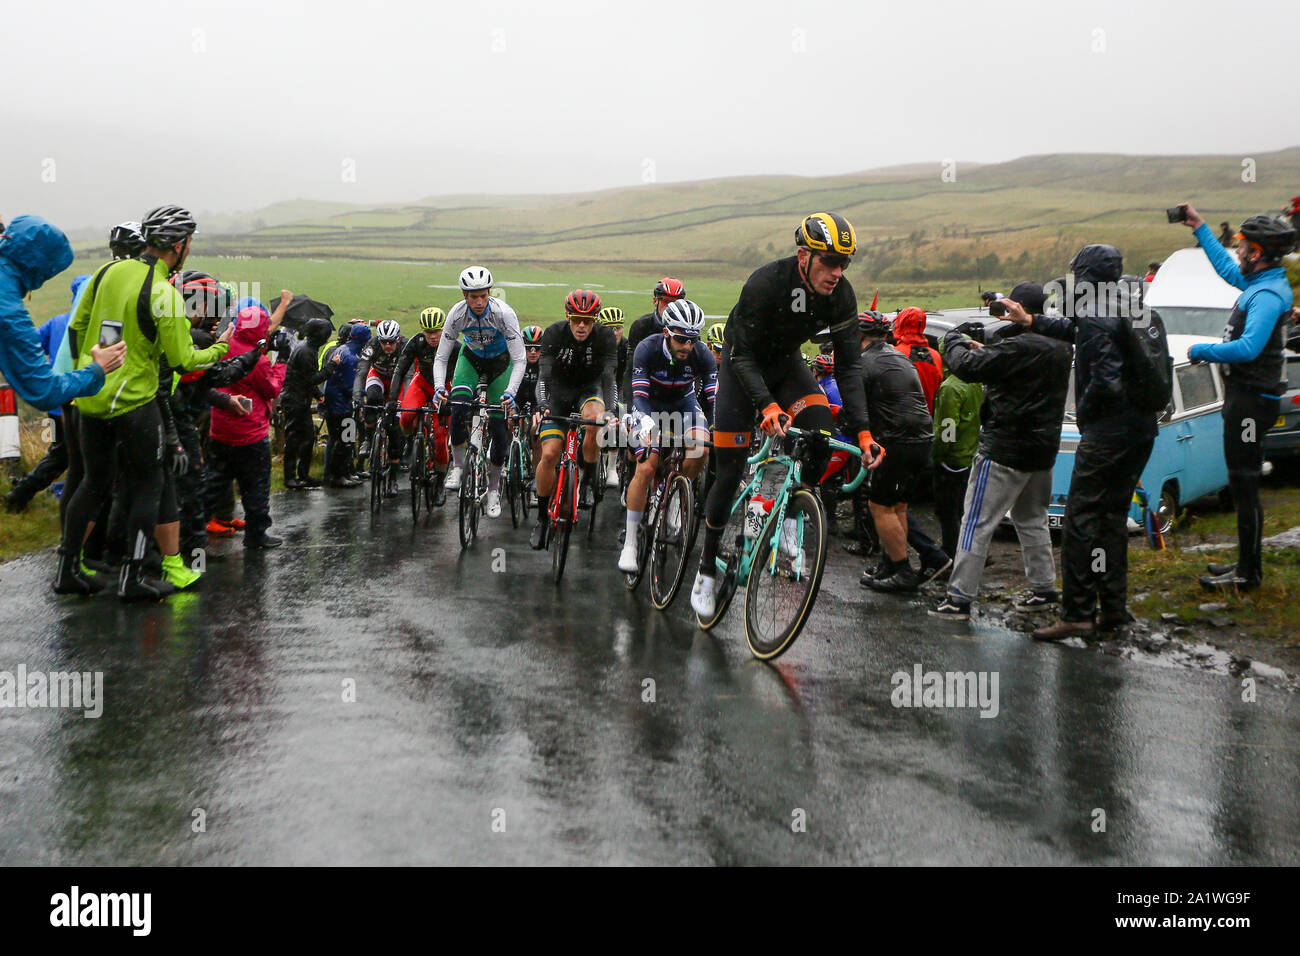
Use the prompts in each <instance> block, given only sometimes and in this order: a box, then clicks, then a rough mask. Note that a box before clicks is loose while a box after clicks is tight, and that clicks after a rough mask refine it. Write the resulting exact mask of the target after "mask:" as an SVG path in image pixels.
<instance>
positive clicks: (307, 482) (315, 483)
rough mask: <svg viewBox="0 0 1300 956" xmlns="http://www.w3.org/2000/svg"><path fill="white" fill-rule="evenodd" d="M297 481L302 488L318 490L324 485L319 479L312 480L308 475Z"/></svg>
mask: <svg viewBox="0 0 1300 956" xmlns="http://www.w3.org/2000/svg"><path fill="white" fill-rule="evenodd" d="M298 480H299V481H300V482H302V486H303V487H304V488H320V487H323V486H324V484H325V483H324V482H323V481H321V480H320V479H319V478H313V477H312V476H311V475H308V476H307V477H306V478H299V479H298Z"/></svg>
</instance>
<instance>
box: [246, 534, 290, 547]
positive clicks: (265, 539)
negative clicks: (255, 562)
mask: <svg viewBox="0 0 1300 956" xmlns="http://www.w3.org/2000/svg"><path fill="white" fill-rule="evenodd" d="M282 544H284V538H277V537H276V536H275V535H273V534H263V535H261V536H260V537H257V538H245V539H244V547H245V548H278V547H280V545H282Z"/></svg>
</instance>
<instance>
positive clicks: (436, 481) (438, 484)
mask: <svg viewBox="0 0 1300 956" xmlns="http://www.w3.org/2000/svg"><path fill="white" fill-rule="evenodd" d="M429 480H430V481H432V482H433V504H434V507H436V508H441V507H442V506H443V505H445V504H446V503H447V476H446V475H442V474H439V475H436V476H435V477H433V478H431V479H429Z"/></svg>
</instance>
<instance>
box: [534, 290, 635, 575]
mask: <svg viewBox="0 0 1300 956" xmlns="http://www.w3.org/2000/svg"><path fill="white" fill-rule="evenodd" d="M564 311H565V315H566V316H567V318H566V319H565V321H563V322H556V323H555V324H554V325H552V326H551V327H550V328H548V329H547V330H546V331H545V332H543V333H542V354H541V358H540V359H539V364H540V366H541V369H540V374H539V376H538V379H537V404H538V407H539V410H540V411H541V414H542V415H570V414H572V413H574V412H576V411H578V410H579V409H581V411H582V417H583V418H585V419H587V420H588V421H590V422H591V423H592V427H589V428H587V429H586V435H585V437H584V438H583V442H582V461H583V476H582V484H583V488H584V489H585V490H584V496H585V494H586V491H588V490H590V488H591V482H592V480H593V474H592V472H593V470H594V469H595V465H596V457H597V455H598V454H599V453H600V448H599V447H598V443H597V435H598V433H599V429H598V428H597V427H595V426H597V425H598V424H599V423H600V421H601V419H602V418H604V417H605V410H606V409H607V408H611V407H612V406H613V404H614V396H615V394H616V392H615V385H614V368H615V366H616V365H617V363H618V342H617V340H616V339H615V337H614V330H613V329H611V328H609V327H608V326H604V325H600V324H599V323H598V322H597V318H596V317H597V313H599V312H600V296H598V295H596V293H594V292H591V291H589V290H587V289H575V290H574V291H573V292H570V293H569V297H568V298H567V299H565V300H564ZM564 431H565V429H564V426H563V425H561V424H560V423H559V422H553V421H552V422H543V423H542V424H541V429H540V432H539V434H538V440H539V441H540V442H541V446H542V455H541V459H540V460H539V461H538V463H537V500H538V502H539V503H540V502H544V501H546V500H547V499H548V498H550V496H551V492H552V491H553V490H554V489H555V471H556V467H557V465H558V463H559V460H560V452H561V451H562V450H563V448H562V442H563V441H564ZM548 519H549V516H548V515H547V512H546V508H545V507H544V506H542V505H540V504H539V507H538V509H537V527H535V528H533V533H532V536H531V537H530V538H529V540H528V543H529V544H530V545H531V546H532V548H533V550H534V551H540V550H541V549H542V548H544V547H545V546H546V527H547V521H548Z"/></svg>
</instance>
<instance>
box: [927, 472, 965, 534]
mask: <svg viewBox="0 0 1300 956" xmlns="http://www.w3.org/2000/svg"><path fill="white" fill-rule="evenodd" d="M969 481H970V466H967V467H965V468H963V469H961V470H960V471H952V470H950V469H949V468H947V467H945V466H944V465H940V464H937V463H936V464H935V466H934V513H935V517H937V518H938V519H939V529H940V532H941V537H942V538H943V550H944V553H945V554H948V555H954V554H956V553H957V535H958V534H960V533H961V518H962V512H963V510H964V509H965V507H966V484H967V482H969Z"/></svg>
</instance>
